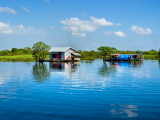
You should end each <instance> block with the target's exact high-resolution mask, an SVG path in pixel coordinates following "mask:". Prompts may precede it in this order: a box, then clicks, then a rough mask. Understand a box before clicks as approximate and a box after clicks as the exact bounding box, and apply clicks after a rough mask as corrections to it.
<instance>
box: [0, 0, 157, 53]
mask: <svg viewBox="0 0 160 120" xmlns="http://www.w3.org/2000/svg"><path fill="white" fill-rule="evenodd" d="M159 6H160V1H159V0H154V1H153V0H5V1H4V0H0V50H3V49H9V50H11V48H12V47H16V48H24V47H32V46H33V44H34V43H36V42H38V41H43V42H45V43H46V44H48V45H50V46H51V47H63V46H65V47H68V46H70V34H71V46H72V47H73V48H75V49H77V50H97V48H98V47H99V46H110V47H116V48H117V49H119V50H150V49H155V50H158V49H159V48H160V29H159V28H160V13H159V11H160V7H159Z"/></svg>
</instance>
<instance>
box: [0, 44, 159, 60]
mask: <svg viewBox="0 0 160 120" xmlns="http://www.w3.org/2000/svg"><path fill="white" fill-rule="evenodd" d="M97 49H98V51H94V50H91V51H82V50H78V53H79V54H80V55H81V58H85V57H96V58H101V57H102V56H104V55H109V54H111V53H117V54H143V55H160V50H159V51H156V50H154V49H152V50H149V51H140V50H137V51H128V50H127V51H121V50H117V49H116V48H112V47H108V46H102V47H99V48H97ZM32 53H33V50H32V49H31V48H29V47H25V48H20V49H18V48H12V49H11V50H7V49H6V50H2V51H0V56H12V55H32Z"/></svg>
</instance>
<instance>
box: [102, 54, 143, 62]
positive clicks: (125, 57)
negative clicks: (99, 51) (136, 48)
mask: <svg viewBox="0 0 160 120" xmlns="http://www.w3.org/2000/svg"><path fill="white" fill-rule="evenodd" d="M104 60H105V61H131V60H134V61H142V60H143V56H142V54H111V55H110V58H109V59H104Z"/></svg>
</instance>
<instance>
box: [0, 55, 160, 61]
mask: <svg viewBox="0 0 160 120" xmlns="http://www.w3.org/2000/svg"><path fill="white" fill-rule="evenodd" d="M95 59H103V56H101V57H99V58H98V57H94V56H88V57H83V58H81V60H95ZM144 59H148V60H160V58H158V55H144ZM46 60H49V55H47V57H46ZM9 61H12V62H14V61H15V62H34V61H35V59H34V57H32V55H13V56H0V62H9Z"/></svg>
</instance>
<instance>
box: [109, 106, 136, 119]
mask: <svg viewBox="0 0 160 120" xmlns="http://www.w3.org/2000/svg"><path fill="white" fill-rule="evenodd" d="M111 106H114V107H115V109H111V110H110V112H111V116H112V117H122V118H127V117H137V116H138V113H137V111H138V106H137V105H118V106H116V105H113V104H112V105H111ZM117 108H118V109H117Z"/></svg>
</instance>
